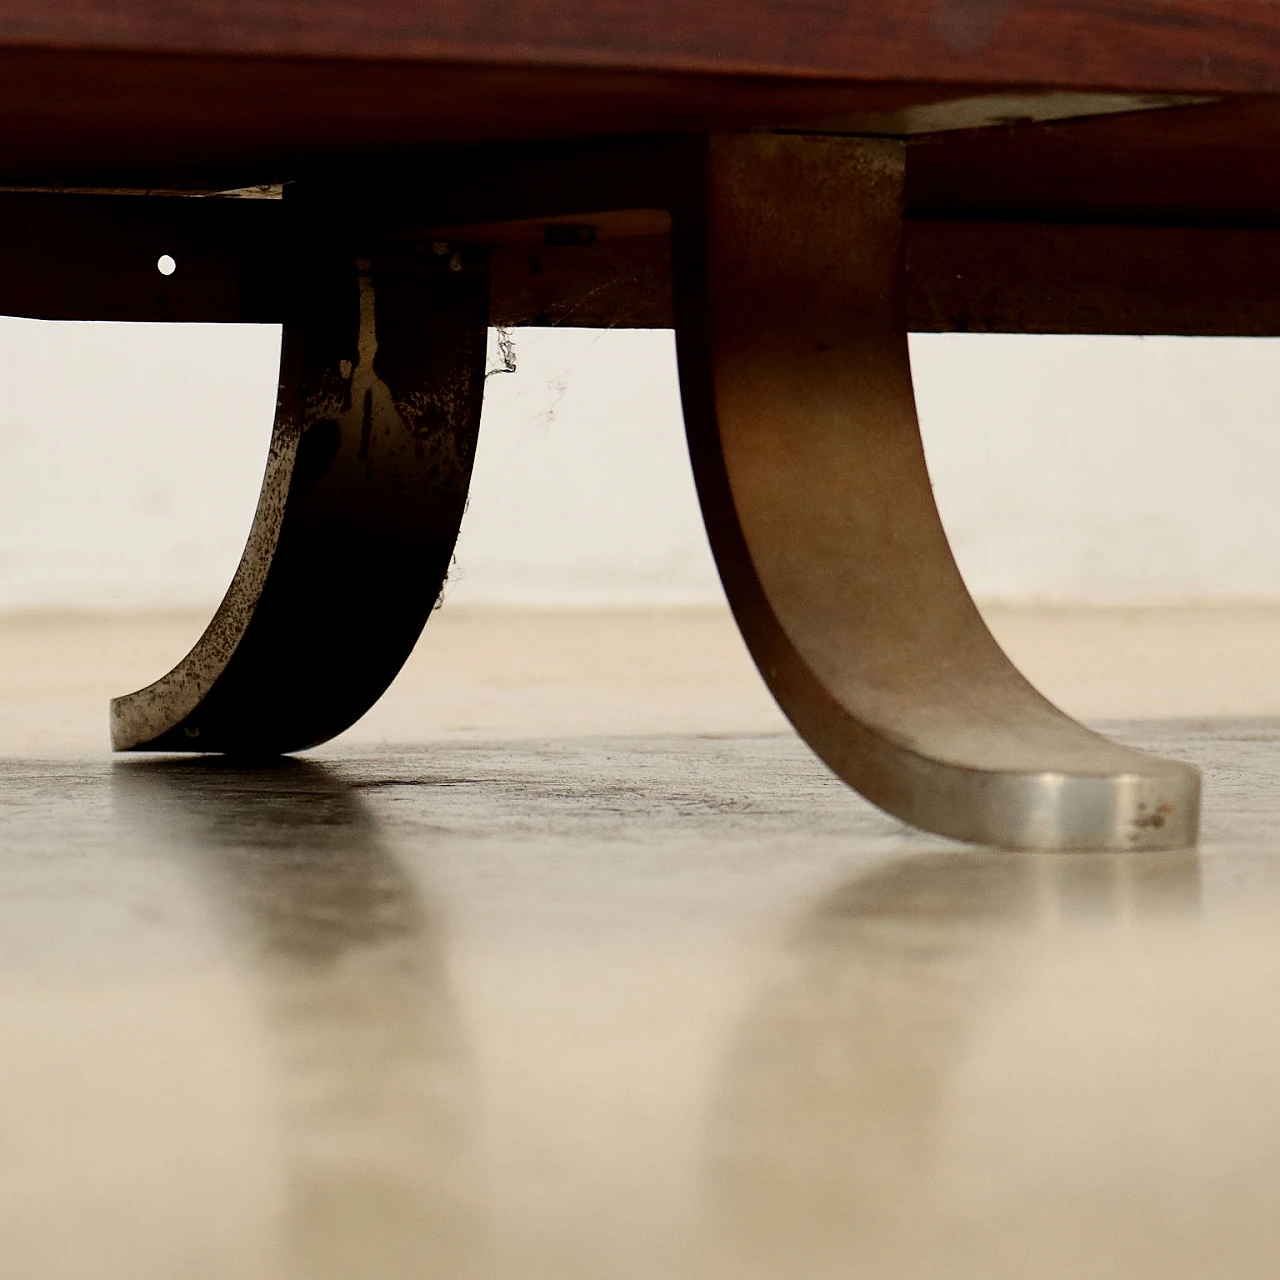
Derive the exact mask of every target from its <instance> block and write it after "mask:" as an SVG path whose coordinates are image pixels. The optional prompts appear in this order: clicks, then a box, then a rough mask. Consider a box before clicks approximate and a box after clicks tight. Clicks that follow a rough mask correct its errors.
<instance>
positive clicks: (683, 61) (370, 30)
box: [0, 0, 1280, 93]
mask: <svg viewBox="0 0 1280 1280" xmlns="http://www.w3.org/2000/svg"><path fill="white" fill-rule="evenodd" d="M0 45H6V46H9V47H13V48H46V49H64V50H65V49H78V50H98V51H110V50H116V51H124V50H128V51H137V52H143V51H151V52H168V53H198V54H223V55H240V54H251V55H255V56H269V57H276V58H293V57H301V58H316V57H319V58H337V59H366V58H375V59H392V60H397V59H409V60H425V61H441V62H466V63H472V64H477V65H512V64H526V65H528V64H536V65H542V66H564V67H569V66H575V67H596V68H601V67H615V68H618V67H621V68H640V69H652V70H667V71H693V72H698V73H703V74H713V75H721V74H728V73H738V74H744V73H745V74H763V75H769V76H789V77H802V78H807V77H837V78H847V79H858V80H916V81H921V80H940V81H956V80H960V81H976V82H980V83H1035V84H1044V83H1051V84H1057V85H1070V86H1079V87H1093V88H1100V87H1109V88H1131V89H1139V88H1141V89H1162V90H1175V89H1176V90H1192V91H1198V92H1237V93H1240V92H1244V93H1248V92H1265V91H1273V90H1277V89H1280V5H1277V4H1276V3H1275V2H1274V0H735V3H732V4H730V3H728V2H727V0H644V2H643V3H637V2H636V0H575V3H571V4H570V3H564V0H363V2H362V3H359V4H353V3H351V2H350V0H58V2H57V3H56V4H54V3H50V2H49V0H7V3H5V5H4V6H3V9H2V10H0Z"/></svg>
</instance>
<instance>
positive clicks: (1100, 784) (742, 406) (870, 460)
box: [673, 134, 1199, 849]
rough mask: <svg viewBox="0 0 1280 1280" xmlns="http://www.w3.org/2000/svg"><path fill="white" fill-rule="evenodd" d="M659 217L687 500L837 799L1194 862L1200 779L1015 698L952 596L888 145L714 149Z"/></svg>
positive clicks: (798, 141) (989, 836) (762, 137)
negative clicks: (669, 212) (697, 192)
mask: <svg viewBox="0 0 1280 1280" xmlns="http://www.w3.org/2000/svg"><path fill="white" fill-rule="evenodd" d="M705 154H706V167H705V188H704V195H703V196H700V197H699V199H698V200H695V201H693V202H691V204H690V205H688V206H686V207H685V208H683V209H678V210H676V211H675V230H674V235H675V241H674V246H673V247H674V254H675V272H676V309H677V310H676V316H677V342H678V350H679V358H680V378H681V388H682V393H683V396H684V403H685V415H686V420H687V423H688V431H689V438H690V449H691V453H692V457H693V463H694V470H695V473H696V476H697V480H698V487H699V493H700V497H701V501H702V505H703V510H704V513H705V516H706V520H707V525H708V528H709V531H710V535H711V541H712V545H713V547H714V550H715V554H716V558H717V561H718V563H719V566H720V573H721V575H722V577H723V580H724V583H725V588H726V590H727V592H728V596H729V600H730V602H731V604H732V606H733V609H734V612H735V613H736V615H737V618H738V623H739V625H740V627H741V628H742V632H743V634H744V636H745V638H746V641H747V644H748V646H749V647H750V649H751V652H752V654H753V655H754V657H755V660H756V663H757V664H758V665H759V667H760V670H761V672H762V673H763V675H764V678H765V680H766V681H767V682H768V684H769V687H770V689H771V690H772V692H773V694H774V696H775V697H776V698H777V699H778V702H779V703H780V704H781V706H782V708H783V710H784V711H785V712H786V713H787V715H788V716H789V717H790V718H791V720H792V722H793V724H794V725H795V726H796V728H797V729H798V730H799V732H800V734H801V735H802V736H803V737H804V738H805V739H806V740H807V741H808V742H809V743H810V744H811V745H812V747H813V748H814V750H815V751H817V753H818V754H819V755H820V756H821V757H822V759H823V760H825V761H826V763H827V764H828V765H829V766H830V767H831V768H832V769H833V770H834V771H835V772H836V773H837V774H839V775H840V777H842V778H843V779H844V780H845V781H847V782H849V783H850V784H851V785H852V786H854V787H856V788H857V789H858V790H859V791H860V792H862V794H863V795H865V796H866V797H867V798H868V799H869V800H871V801H873V802H874V803H875V804H877V805H879V806H880V807H881V808H883V809H886V810H888V811H889V812H890V813H892V814H895V815H896V816H898V817H900V818H903V819H904V820H906V821H908V822H911V823H914V824H915V825H917V826H920V827H924V828H926V829H927V830H930V831H935V832H938V833H940V834H942V835H948V836H953V837H957V838H959V839H963V840H973V841H979V842H983V843H988V844H995V845H1003V846H1008V847H1015V848H1027V849H1155V848H1170V847H1179V846H1184V845H1187V844H1190V843H1192V842H1193V841H1194V840H1195V837H1196V831H1197V824H1198V799H1199V778H1198V775H1197V774H1196V772H1195V770H1193V769H1191V768H1189V767H1187V766H1184V765H1181V764H1176V763H1172V762H1170V761H1165V760H1160V759H1157V758H1155V757H1153V756H1148V755H1145V754H1143V753H1141V752H1138V751H1132V750H1129V749H1126V748H1124V747H1120V746H1117V745H1115V744H1113V743H1111V742H1108V741H1107V740H1106V739H1104V738H1101V737H1099V736H1097V735H1096V734H1094V733H1092V732H1090V731H1089V730H1087V729H1085V728H1083V727H1082V726H1081V725H1079V724H1077V723H1076V722H1075V721H1073V720H1071V719H1069V718H1068V717H1067V716H1065V715H1063V714H1062V713H1061V712H1060V711H1058V710H1057V709H1056V708H1055V707H1053V706H1052V705H1051V704H1050V703H1049V702H1047V701H1046V700H1045V699H1044V698H1043V697H1041V696H1040V694H1038V693H1037V692H1036V690H1035V689H1033V688H1032V687H1031V685H1030V684H1028V683H1027V681H1026V680H1024V679H1023V677H1022V676H1021V675H1020V674H1019V673H1018V671H1017V670H1016V669H1015V668H1014V667H1013V665H1012V664H1011V663H1010V662H1009V660H1008V659H1007V658H1006V657H1005V655H1004V653H1003V652H1002V651H1001V650H1000V648H999V647H998V645H997V644H996V643H995V641H994V639H993V638H992V636H991V634H990V633H989V632H988V630H987V628H986V626H985V625H984V624H983V622H982V619H981V617H980V615H979V613H978V611H977V609H976V608H975V606H974V604H973V601H972V599H971V598H970V596H969V594H968V592H967V591H966V589H965V587H964V584H963V582H962V581H961V578H960V574H959V572H958V570H957V569H956V566H955V563H954V561H953V559H952V557H951V552H950V548H949V547H948V544H947V540H946V536H945V535H944V533H943V530H942V525H941V523H940V521H939V519H938V514H937V510H936V508H935V506H934V502H933V496H932V491H931V489H930V485H929V476H928V472H927V470H926V467H925V459H924V453H923V450H922V447H921V443H920V434H919V427H918V423H917V420H916V413H915V404H914V399H913V394H912V386H911V370H910V365H909V362H908V356H907V342H906V332H905V324H904V318H903V317H904V312H903V304H902V296H901V278H902V273H901V252H902V249H901V190H902V172H903V151H902V149H901V147H900V146H898V145H897V144H894V143H887V142H878V141H866V140H857V139H844V138H818V137H797V136H779V135H766V134H752V135H739V136H726V137H717V138H713V139H711V140H710V142H709V143H708V147H707V151H706V153H705Z"/></svg>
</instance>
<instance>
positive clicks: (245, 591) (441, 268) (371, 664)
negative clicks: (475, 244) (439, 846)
mask: <svg viewBox="0 0 1280 1280" xmlns="http://www.w3.org/2000/svg"><path fill="white" fill-rule="evenodd" d="M296 316H297V319H296V322H295V323H290V324H287V325H286V326H285V333H284V347H283V353H282V364H281V379H280V400H279V404H278V408H277V412H276V424H275V431H274V435H273V437H272V440H271V450H270V454H269V457H268V461H267V469H266V477H265V479H264V481H263V486H262V495H261V497H260V499H259V502H258V510H257V515H256V516H255V518H254V523H253V529H252V531H251V532H250V534H249V541H248V544H247V546H246V547H245V551H244V556H243V558H242V559H241V561H240V567H239V568H238V569H237V571H236V574H235V577H234V579H233V581H232V583H231V586H230V588H229V590H228V591H227V595H226V598H225V599H224V600H223V602H222V605H221V607H220V608H219V609H218V611H217V613H216V614H215V616H214V618H213V621H212V622H211V623H210V624H209V627H208V629H207V630H206V631H205V633H204V635H203V636H201V638H200V639H199V641H197V643H196V645H195V647H194V648H193V649H192V650H191V652H190V653H189V654H187V656H186V657H185V658H183V660H182V661H181V662H180V663H178V665H177V666H176V667H175V668H174V669H173V670H172V671H170V672H169V674H168V675H166V676H163V677H162V678H161V679H159V680H157V681H156V683H155V684H152V685H149V686H148V687H147V688H145V689H142V690H139V691H138V692H137V693H131V694H129V695H128V696H127V697H123V698H117V699H115V701H114V702H113V703H112V704H111V729H112V742H113V745H114V746H115V748H116V750H118V751H220V752H231V753H237V754H276V753H279V752H284V751H295V750H299V749H301V748H303V747H308V746H314V745H315V744H316V743H318V742H323V741H324V740H325V739H327V738H331V737H333V735H334V734H337V733H341V732H342V730H343V729H345V728H347V727H348V726H349V725H351V724H352V723H354V721H356V720H357V719H358V718H359V717H360V716H361V715H363V714H364V713H365V711H367V710H368V709H369V707H370V706H371V705H372V704H373V703H374V701H375V700H376V699H377V698H378V697H379V696H380V695H381V693H382V692H383V691H384V690H385V689H386V687H387V685H389V684H390V683H391V681H392V679H393V678H394V677H395V675H396V673H397V672H398V671H399V669H400V667H401V665H402V664H403V662H404V660H405V659H406V658H407V657H408V655H409V652H410V651H411V650H412V648H413V645H414V642H415V641H416V640H417V638H418V634H419V632H420V631H421V630H422V626H423V624H424V622H425V621H426V619H427V616H428V615H429V614H430V612H431V609H432V608H433V606H434V605H435V602H436V600H437V598H438V597H439V593H440V588H441V585H442V584H443V582H444V578H445V574H446V572H447V570H448V566H449V558H450V556H451V555H452V552H453V545H454V540H455V539H456V537H457V532H458V524H459V522H460V520H461V518H462V512H463V508H464V505H465V503H466V495H467V485H468V482H469V480H470V475H471V463H472V458H473V456H474V453H475V443H476V432H477V429H478V426H479V420H480V405H481V400H482V397H483V390H484V359H485V337H486V326H487V323H488V285H487V269H486V265H485V262H484V260H483V258H482V257H480V256H472V255H469V254H467V253H465V252H464V253H462V254H447V255H443V256H439V255H434V254H431V253H430V252H429V251H428V252H427V253H425V254H422V255H417V256H414V255H409V256H396V255H394V254H392V253H388V254H385V255H381V256H379V255H377V254H375V255H373V256H372V257H371V258H370V259H361V260H356V259H355V257H354V256H353V257H350V258H346V259H343V260H331V261H328V262H325V261H323V260H322V261H320V262H318V263H315V264H313V266H312V269H310V270H309V271H308V272H307V273H306V276H305V284H304V286H303V291H302V293H301V294H300V298H299V306H298V308H297V312H296Z"/></svg>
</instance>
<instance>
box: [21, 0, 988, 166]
mask: <svg viewBox="0 0 1280 1280" xmlns="http://www.w3.org/2000/svg"><path fill="white" fill-rule="evenodd" d="M2 7H3V6H0V9H2ZM967 92H969V89H967V88H966V87H965V86H954V87H951V88H947V87H940V86H937V85H933V86H929V85H924V86H921V85H867V84H853V83H847V82H838V81H824V80H792V81H787V80H780V79H769V78H765V77H760V76H754V77H753V76H714V77H713V76H696V75H692V74H689V73H681V72H647V73H640V72H637V71H626V70H622V69H616V70H583V69H577V70H575V69H554V70H553V69H549V68H545V67H509V68H494V67H459V66H451V65H443V64H432V63H428V64H416V63H411V62H391V63H381V62H362V61H356V60H351V59H347V60H337V59H334V60H318V59H312V60H306V59H298V58H294V59H268V58H243V57H241V58H233V57H203V56H202V57H195V56H192V57H175V56H160V55H155V54H148V55H141V54H129V55H124V54H71V53H67V54H60V53H51V52H49V51H38V50H12V49H10V50H6V49H3V48H0V180H2V181H4V182H5V183H6V184H7V185H14V184H15V183H20V182H23V181H25V180H37V181H43V182H48V181H61V182H67V183H69V184H71V185H90V184H95V185H104V186H125V185H138V184H139V183H145V184H149V185H156V186H164V185H171V184H175V183H184V184H185V183H194V184H196V185H212V186H226V185H237V186H239V185H247V184H250V183H256V182H271V181H278V180H280V179H287V178H295V177H297V176H298V175H299V173H300V172H301V171H303V170H305V169H307V168H314V167H316V166H319V165H323V166H324V167H325V168H326V170H327V171H328V173H329V175H330V176H331V178H333V179H334V180H336V181H344V180H345V181H348V182H359V181H360V179H361V169H362V166H363V165H364V164H365V163H367V162H368V160H369V159H370V157H373V156H377V155H385V154H387V153H405V154H406V157H407V158H406V160H405V167H406V171H407V172H408V173H410V174H411V173H412V172H413V170H414V166H415V165H421V164H423V163H424V162H425V161H424V158H423V157H421V156H420V155H417V156H415V155H413V154H411V153H413V152H415V151H421V149H423V148H425V147H428V146H432V145H437V146H438V145H439V144H441V143H457V142H484V141H495V140H497V141H504V140H509V141H517V140H522V139H547V138H575V137H589V136H597V135H601V134H604V135H610V136H621V135H632V136H634V135H641V134H650V135H652V134H668V133H700V132H714V131H716V130H719V129H736V128H744V127H747V126H751V125H760V124H769V125H771V124H778V125H786V124H794V123H799V122H804V121H809V120H816V119H822V118H826V117H829V116H838V115H843V114H847V113H849V112H859V111H887V110H892V109H894V108H897V107H902V106H907V105H913V104H919V103H929V102H937V101H940V100H944V99H947V98H949V97H954V96H955V95H957V94H960V95H963V94H965V93H967Z"/></svg>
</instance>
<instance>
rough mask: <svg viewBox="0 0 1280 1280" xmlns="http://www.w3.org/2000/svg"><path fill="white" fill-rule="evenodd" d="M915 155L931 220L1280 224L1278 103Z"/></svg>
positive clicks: (1040, 130) (1028, 128) (978, 136)
mask: <svg viewBox="0 0 1280 1280" xmlns="http://www.w3.org/2000/svg"><path fill="white" fill-rule="evenodd" d="M1277 10H1278V11H1280V5H1277ZM907 154H908V163H907V204H908V208H909V209H910V211H911V213H912V214H913V215H915V216H919V217H935V218H936V217H952V218H966V219H997V220H1006V221H1008V220H1024V219H1039V220H1044V221H1060V222H1066V221H1077V220H1089V221H1095V222H1099V221H1101V222H1120V221H1133V222H1200V223H1203V222H1209V221H1214V222H1220V223H1223V224H1226V225H1237V226H1238V225H1241V224H1247V223H1254V224H1261V225H1266V224H1270V225H1273V226H1275V225H1280V102H1278V101H1277V100H1276V99H1272V98H1261V99H1247V100H1241V101H1237V102H1231V103H1223V104H1220V105H1216V106H1200V107H1180V108H1175V109H1173V110H1169V111H1153V112H1145V113H1139V114H1133V115H1118V116H1107V117H1098V118H1095V119H1090V120H1076V121H1063V122H1061V123H1056V124H1038V125H1013V126H1010V127H1007V128H995V129H972V130H966V131H962V132H958V133H951V134H937V135H934V136H933V137H931V138H922V139H918V140H916V141H913V142H911V143H909V144H908V153H907Z"/></svg>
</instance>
